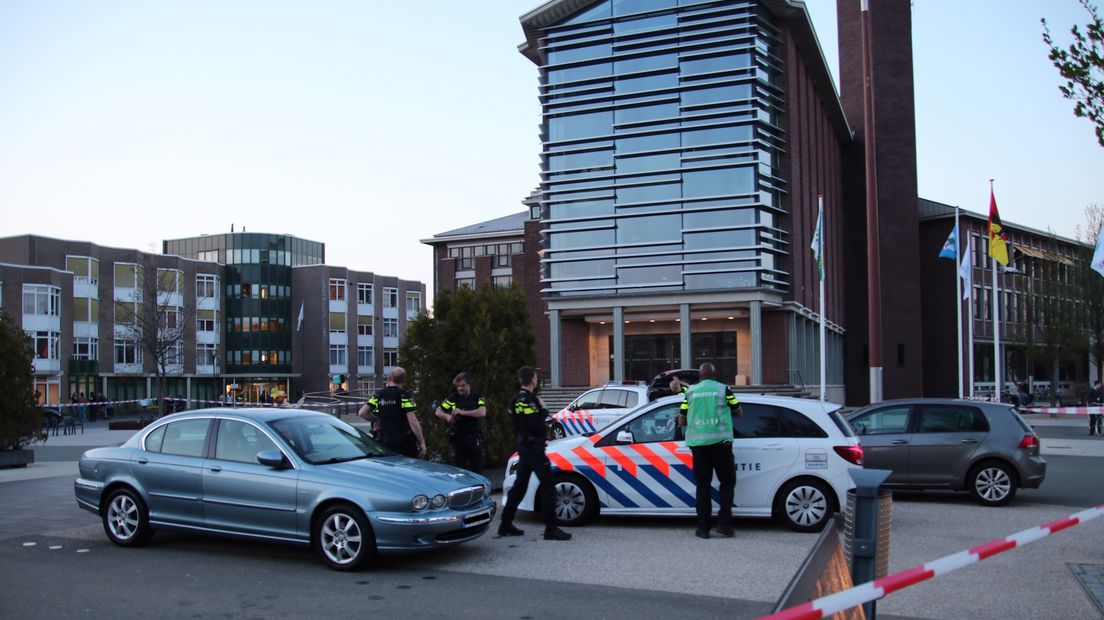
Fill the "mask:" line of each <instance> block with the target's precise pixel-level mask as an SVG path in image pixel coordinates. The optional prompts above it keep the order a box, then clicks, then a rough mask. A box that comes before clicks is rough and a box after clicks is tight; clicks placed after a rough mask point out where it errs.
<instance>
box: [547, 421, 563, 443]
mask: <svg viewBox="0 0 1104 620" xmlns="http://www.w3.org/2000/svg"><path fill="white" fill-rule="evenodd" d="M564 437H567V431H566V430H564V427H563V425H562V424H560V423H559V422H553V423H552V424H551V425H550V426H549V427H548V438H549V439H563V438H564Z"/></svg>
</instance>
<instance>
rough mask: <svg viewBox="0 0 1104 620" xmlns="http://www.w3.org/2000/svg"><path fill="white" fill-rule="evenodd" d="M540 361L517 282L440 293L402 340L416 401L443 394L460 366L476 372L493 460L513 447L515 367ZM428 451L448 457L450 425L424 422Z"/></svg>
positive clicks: (403, 361)
mask: <svg viewBox="0 0 1104 620" xmlns="http://www.w3.org/2000/svg"><path fill="white" fill-rule="evenodd" d="M535 360H536V351H535V338H534V336H533V328H532V326H531V325H530V324H529V311H528V308H527V306H526V304H525V297H524V295H522V293H521V291H520V290H518V289H517V288H516V287H514V286H511V287H509V288H499V289H492V288H491V287H490V286H489V285H484V286H482V287H480V288H479V289H478V290H476V291H473V290H471V289H469V288H467V287H463V288H461V289H460V290H459V291H456V292H455V293H452V292H443V293H440V294H438V295H437V298H436V299H435V300H434V302H433V315H432V316H429V315H425V314H423V315H421V316H419V317H418V318H417V319H415V320H414V321H412V322H411V323H410V324H409V326H408V328H407V332H406V339H405V340H404V341H403V344H402V346H401V347H399V363H400V364H402V365H403V366H404V367H405V368H406V370H407V379H408V383H409V386H410V388H411V389H413V390H414V393H415V397H416V399H417V400H419V401H421V402H423V403H428V402H430V401H432V400H437V401H441V400H444V399H445V398H446V397H447V396H448V395H449V393H451V391H452V379H453V377H455V376H456V374H457V373H460V372H467V373H468V374H469V375H470V376H471V384H472V389H473V390H474V391H476V392H478V393H479V394H481V395H482V396H483V398H484V400H486V403H487V417H486V418H485V419H484V420H483V438H484V445H485V448H486V450H487V464H488V465H489V466H497V465H502V464H504V463H505V462H506V460H507V458H508V457H509V455H510V453H511V452H513V450H514V448H515V442H514V431H513V426H512V423H511V421H510V419H509V418H508V417H507V415H506V407H507V405H508V404H509V402H510V400H511V399H512V398H513V396H514V395H515V394H516V393H517V391H518V384H517V369H518V368H520V367H521V366H526V365H529V366H531V365H533V364H534V363H535ZM422 427H423V429H425V431H426V443H427V453H428V455H429V457H430V458H434V459H445V458H446V457H447V455H448V454H449V450H450V447H449V443H448V435H447V432H448V428H447V425H446V424H444V423H443V422H440V421H439V420H437V419H436V418H432V419H431V420H430V423H429V424H425V423H424V421H423V425H422Z"/></svg>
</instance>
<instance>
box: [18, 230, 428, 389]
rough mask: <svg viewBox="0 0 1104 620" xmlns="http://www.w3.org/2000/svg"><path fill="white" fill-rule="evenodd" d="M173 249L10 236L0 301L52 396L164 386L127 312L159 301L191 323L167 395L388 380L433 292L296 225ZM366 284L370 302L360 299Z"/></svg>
mask: <svg viewBox="0 0 1104 620" xmlns="http://www.w3.org/2000/svg"><path fill="white" fill-rule="evenodd" d="M164 250H165V253H163V254H151V253H146V252H141V251H138V250H134V249H120V248H108V247H104V246H99V245H96V244H94V243H92V242H89V241H65V240H60V239H51V238H47V237H41V236H34V235H23V236H18V237H7V238H0V307H2V308H3V309H4V310H5V311H7V312H8V314H10V315H11V316H12V317H13V318H14V319H15V322H16V324H18V325H19V326H20V327H22V329H24V331H26V332H27V334H28V336H29V337H30V338H31V339H32V341H33V346H34V349H35V360H34V366H35V383H36V385H37V386H38V388H39V392H40V394H41V395H42V398H43V402H48V403H58V402H68V400H69V397H70V395H72V394H75V393H80V392H83V393H85V394H89V393H92V392H99V393H102V394H104V395H105V396H106V397H107V398H108V399H110V400H126V399H135V398H149V397H155V396H159V395H162V394H161V392H160V387H159V385H158V382H157V381H156V380H155V378H154V377H155V375H156V371H155V368H154V364H155V360H154V359H150V355H148V354H147V353H146V351H144V350H143V347H142V346H141V345H140V344H139V342H138V339H137V337H136V332H135V330H134V328H133V326H130V325H125V324H124V321H123V318H122V317H133V316H134V315H135V314H140V311H141V309H142V308H149V307H150V306H151V305H155V306H156V308H157V310H158V311H159V312H162V313H164V315H165V317H166V318H165V325H171V326H176V325H178V324H179V325H181V326H182V329H180V330H179V336H180V337H179V338H174V340H176V342H174V343H172V346H171V347H169V350H168V351H167V353H166V354H165V355H164V356H163V359H161V360H160V361H162V362H163V363H165V375H166V376H167V377H168V378H167V381H166V387H165V391H164V394H163V395H164V396H168V397H177V396H179V397H185V398H188V399H192V400H199V401H210V400H217V399H221V398H224V397H225V396H226V395H227V394H231V395H233V396H235V397H237V396H240V397H241V398H242V399H243V400H246V401H250V402H252V401H258V400H263V399H265V398H266V397H267V396H268V394H270V393H271V392H272V390H273V389H275V388H280V389H282V390H283V391H285V392H287V393H289V394H297V393H298V392H299V391H305V392H321V391H336V390H339V389H344V390H354V389H358V388H371V387H375V386H377V385H381V384H382V382H383V375H384V373H385V372H386V371H387V370H389V366H390V365H393V364H394V359H395V357H396V355H397V353H396V351H397V348H398V346H399V342H400V341H401V339H402V336H403V335H404V334H405V333H406V323H407V320H408V319H409V318H413V317H414V316H417V314H418V312H420V311H421V310H422V308H423V306H424V302H423V300H424V299H425V286H424V285H423V284H422V283H420V282H413V281H406V280H399V279H398V278H394V277H386V276H379V275H375V274H372V273H365V272H354V271H348V270H346V269H345V268H342V267H332V266H327V265H324V264H322V263H323V262H324V260H325V247H324V245H323V244H321V243H318V242H314V241H308V240H304V239H299V238H296V237H292V236H290V235H269V234H264V233H230V234H224V235H209V236H202V237H195V238H190V239H178V240H172V241H165V242H164ZM354 292H355V294H357V295H359V296H360V299H364V300H366V303H355V302H350V300H351V299H354V298H352V297H349V295H352V294H354ZM300 309H302V317H303V318H302V322H301V323H300V322H299V320H298V318H299V312H300ZM173 333H177V332H173Z"/></svg>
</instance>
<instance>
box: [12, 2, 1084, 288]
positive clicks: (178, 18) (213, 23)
mask: <svg viewBox="0 0 1104 620" xmlns="http://www.w3.org/2000/svg"><path fill="white" fill-rule="evenodd" d="M858 1H859V0H855V2H856V3H857V2H858ZM539 4H540V2H539V0H479V1H478V2H474V1H473V2H459V1H456V0H422V1H421V2H416V3H397V2H382V1H378V0H371V1H370V0H350V1H347V2H342V1H337V0H310V1H306V0H299V1H279V0H141V1H137V0H104V1H99V2H89V1H86V0H0V236H8V235H17V234H24V233H31V234H38V235H45V236H50V237H57V238H63V239H79V240H90V241H93V242H95V243H98V244H101V245H108V246H115V247H133V248H139V249H142V250H151V249H152V250H154V251H160V247H161V241H162V240H163V239H172V238H178V237H186V236H193V235H199V234H203V233H221V232H227V231H229V230H230V226H231V224H233V225H234V226H235V229H236V230H241V229H242V228H243V227H244V228H245V229H246V230H248V231H255V232H275V233H290V234H294V235H297V236H300V237H305V238H307V239H312V240H316V241H322V242H324V243H325V244H326V258H327V262H328V263H330V264H333V265H343V266H346V267H350V268H352V269H356V270H362V271H374V272H376V273H380V274H384V275H397V276H400V277H403V278H408V279H416V280H421V281H423V282H425V283H426V285H427V286H428V287H429V288H430V289H431V290H432V283H431V280H432V273H433V265H432V257H431V252H430V249H429V247H428V246H425V245H423V244H421V243H419V240H420V239H424V238H428V237H431V236H433V235H434V234H435V233H439V232H443V231H446V230H450V229H453V228H457V227H460V226H465V225H468V224H472V223H476V222H479V221H483V220H487V219H492V218H496V217H500V216H503V215H508V214H511V213H515V212H518V211H521V210H523V206H522V205H521V203H520V201H521V200H522V199H523V198H524V197H525V196H526V195H527V194H528V193H529V191H530V190H532V189H533V188H534V186H535V185H536V184H537V183H538V180H539V179H538V173H539V158H538V152H539V150H540V144H539V141H538V138H537V134H538V128H537V125H538V123H539V122H540V107H539V103H538V101H537V69H536V66H535V65H533V64H532V63H530V62H529V61H528V60H526V59H525V58H523V57H522V56H521V55H520V54H519V53H518V52H517V50H516V47H517V45H518V44H519V43H521V42H522V40H523V35H522V31H521V27H520V25H519V23H518V17H519V16H520V15H521V14H523V13H525V12H527V11H529V10H531V9H532V8H535V7H536V6H538V5H539ZM912 4H913V46H914V59H915V79H916V111H917V119H916V123H917V139H918V141H917V155H918V161H919V170H918V172H919V194H920V196H922V197H924V198H930V199H932V200H937V201H940V202H945V203H948V204H957V205H960V206H962V207H963V208H966V209H970V210H973V211H976V212H978V213H986V212H987V210H988V199H989V196H988V191H989V179H990V178H993V179H996V192H997V202H998V205H999V207H1000V211H1001V215H1002V217H1003V218H1004V220H1005V222H1006V223H1016V224H1021V225H1026V226H1030V227H1033V228H1037V229H1040V230H1053V231H1054V232H1055V233H1057V234H1059V235H1062V236H1066V237H1076V236H1077V227H1078V226H1079V225H1081V224H1082V223H1083V222H1084V221H1085V217H1084V209H1085V207H1086V206H1087V205H1090V204H1101V205H1104V148H1101V147H1100V146H1098V145H1097V144H1096V140H1095V136H1094V135H1093V132H1092V126H1091V124H1090V123H1089V122H1088V121H1086V120H1083V119H1077V118H1075V117H1074V116H1073V114H1072V112H1071V110H1072V106H1071V104H1070V102H1068V101H1066V100H1065V99H1063V98H1062V97H1061V95H1060V94H1059V92H1058V89H1057V86H1058V84H1059V83H1060V80H1059V78H1058V76H1057V72H1056V71H1055V70H1054V68H1053V67H1052V66H1051V65H1050V62H1049V61H1048V60H1047V58H1046V48H1045V46H1044V45H1043V43H1042V40H1041V36H1040V33H1041V26H1040V25H1039V18H1040V17H1043V16H1045V17H1047V18H1048V19H1049V20H1050V22H1051V26H1052V30H1054V31H1055V33H1056V34H1057V35H1058V39H1059V41H1066V40H1068V39H1069V36H1068V30H1069V27H1070V26H1071V25H1072V24H1074V23H1079V24H1083V23H1085V22H1086V21H1087V19H1088V17H1087V15H1086V14H1085V13H1084V12H1083V10H1082V9H1081V7H1080V6H1079V5H1078V3H1077V2H1076V0H1047V1H1042V0H1034V1H1032V0H970V1H968V2H960V1H958V0H913V2H912ZM806 5H807V6H808V7H809V10H810V13H811V15H812V19H813V23H814V26H815V28H816V30H817V33H818V35H819V37H820V41H821V48H822V49H823V51H824V53H825V56H826V58H827V60H828V63H829V66H830V67H831V68H832V71H833V73H834V74H837V75H838V71H837V68H836V57H837V53H836V27H835V0H806ZM876 8H877V7H876V6H875V9H876ZM837 83H838V80H837Z"/></svg>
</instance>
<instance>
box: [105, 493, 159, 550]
mask: <svg viewBox="0 0 1104 620" xmlns="http://www.w3.org/2000/svg"><path fill="white" fill-rule="evenodd" d="M100 512H101V514H102V515H103V528H104V532H105V533H106V534H107V537H108V538H109V539H111V542H113V543H115V544H116V545H119V546H121V547H140V546H142V545H144V544H146V543H147V542H149V539H150V537H151V536H153V528H152V527H150V522H149V511H148V510H147V509H146V503H145V502H144V501H142V497H141V496H140V495H138V493H136V492H135V491H133V490H131V489H126V488H121V489H115V490H114V491H112V492H111V493H110V494H109V495H108V496H107V502H106V503H105V504H104V507H103V510H101V511H100Z"/></svg>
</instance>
